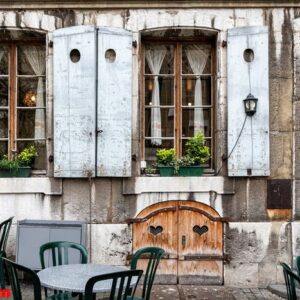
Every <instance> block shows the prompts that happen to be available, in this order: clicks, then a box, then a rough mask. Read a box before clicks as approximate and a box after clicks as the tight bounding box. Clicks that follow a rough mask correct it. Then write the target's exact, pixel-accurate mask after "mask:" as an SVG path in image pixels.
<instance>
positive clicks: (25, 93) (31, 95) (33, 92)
mask: <svg viewBox="0 0 300 300" xmlns="http://www.w3.org/2000/svg"><path fill="white" fill-rule="evenodd" d="M18 83H19V84H18V106H25V107H44V106H45V96H46V94H45V78H44V77H38V78H37V77H35V78H19V79H18Z"/></svg>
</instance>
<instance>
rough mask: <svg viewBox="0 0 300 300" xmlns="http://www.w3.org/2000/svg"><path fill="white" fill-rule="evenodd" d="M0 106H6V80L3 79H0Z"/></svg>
mask: <svg viewBox="0 0 300 300" xmlns="http://www.w3.org/2000/svg"><path fill="white" fill-rule="evenodd" d="M0 65H1V63H0ZM1 106H8V78H3V77H2V78H1V77H0V107H1Z"/></svg>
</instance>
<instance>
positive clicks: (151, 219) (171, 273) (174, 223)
mask: <svg viewBox="0 0 300 300" xmlns="http://www.w3.org/2000/svg"><path fill="white" fill-rule="evenodd" d="M131 221H132V223H133V228H132V230H133V252H135V251H137V250H138V249H139V248H142V247H147V246H157V247H161V248H163V249H164V250H165V251H166V255H165V257H164V258H163V259H162V261H161V263H160V266H159V269H158V276H157V278H158V279H159V282H161V283H170V284H171V283H172V284H175V283H180V284H194V283H203V284H223V260H224V249H223V248H224V236H223V222H224V218H221V217H220V215H219V214H218V212H217V211H215V210H214V209H213V208H212V207H210V206H208V205H206V204H203V203H201V202H196V201H189V200H185V201H181V200H173V201H166V202H160V203H156V204H153V205H150V206H149V207H146V208H145V209H143V210H142V211H141V212H140V213H139V214H138V216H137V218H135V219H132V220H131ZM145 263H146V261H142V262H141V266H140V267H143V264H145Z"/></svg>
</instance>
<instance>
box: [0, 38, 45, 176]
mask: <svg viewBox="0 0 300 300" xmlns="http://www.w3.org/2000/svg"><path fill="white" fill-rule="evenodd" d="M1 36H2V35H0V37H1ZM13 36H16V34H14V35H13ZM21 37H23V38H24V40H23V39H22V38H21ZM45 53H46V49H45V39H44V38H43V39H41V38H40V37H38V38H37V37H36V36H34V35H29V36H28V37H27V39H26V38H25V37H24V34H23V35H20V36H18V39H17V40H13V39H10V38H9V37H7V38H6V40H4V41H0V159H1V158H2V157H3V155H8V156H9V157H10V158H11V157H12V156H13V155H15V154H16V153H19V152H21V151H22V150H23V149H24V148H25V147H27V146H29V145H35V147H36V148H37V151H38V157H37V158H36V159H35V162H34V165H33V169H37V170H45V169H46V125H45V114H46V103H45V81H46V77H45V76H46V58H45Z"/></svg>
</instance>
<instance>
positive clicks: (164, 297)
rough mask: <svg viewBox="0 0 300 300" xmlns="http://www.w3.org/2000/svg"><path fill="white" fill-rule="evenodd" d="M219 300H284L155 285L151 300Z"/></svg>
mask: <svg viewBox="0 0 300 300" xmlns="http://www.w3.org/2000/svg"><path fill="white" fill-rule="evenodd" d="M24 296H25V297H24V299H23V300H33V295H32V291H31V289H29V287H28V286H26V288H25V295H24ZM43 296H44V293H43ZM0 299H1V298H0ZM10 299H13V298H10ZM97 299H98V298H97ZM100 299H101V298H100ZM218 299H220V300H265V299H267V300H282V299H283V298H281V297H278V296H276V295H275V294H273V293H271V292H270V291H268V290H267V289H259V288H230V287H225V286H196V285H154V286H153V288H152V294H151V300H218ZM1 300H2V299H1ZM3 300H4V299H3ZM6 300H7V299H6Z"/></svg>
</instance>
